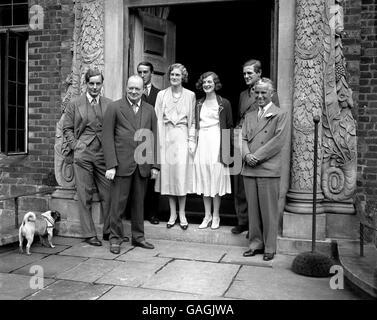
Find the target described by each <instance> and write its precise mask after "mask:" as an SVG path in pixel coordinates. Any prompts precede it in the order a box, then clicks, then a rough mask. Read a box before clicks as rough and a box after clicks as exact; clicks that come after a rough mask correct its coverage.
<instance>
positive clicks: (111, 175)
mask: <svg viewBox="0 0 377 320" xmlns="http://www.w3.org/2000/svg"><path fill="white" fill-rule="evenodd" d="M115 173H116V169H115V168H112V169H109V170H106V173H105V177H106V179H108V180H114V177H115Z"/></svg>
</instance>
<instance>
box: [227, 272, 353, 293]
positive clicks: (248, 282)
mask: <svg viewBox="0 0 377 320" xmlns="http://www.w3.org/2000/svg"><path fill="white" fill-rule="evenodd" d="M329 281H330V278H311V277H305V276H302V275H298V274H296V273H294V272H292V271H290V270H286V269H274V268H260V267H250V266H243V267H242V268H241V270H240V272H239V273H238V274H237V276H236V278H235V281H234V282H233V283H232V285H231V286H230V288H229V290H228V291H227V293H226V294H225V297H228V298H241V299H248V300H262V299H263V300H264V299H266V300H303V299H304V300H334V299H336V300H338V299H340V300H342V299H357V297H356V296H355V295H354V294H353V293H352V292H350V291H348V290H333V289H331V288H330V284H329Z"/></svg>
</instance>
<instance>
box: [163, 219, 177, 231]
mask: <svg viewBox="0 0 377 320" xmlns="http://www.w3.org/2000/svg"><path fill="white" fill-rule="evenodd" d="M176 220H177V217H175V219H174V220H173V219H172V218H170V219H169V221H168V223H167V224H166V228H168V229H170V228H172V227H174V225H175V222H176Z"/></svg>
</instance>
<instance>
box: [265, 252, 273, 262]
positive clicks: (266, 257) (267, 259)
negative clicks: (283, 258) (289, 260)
mask: <svg viewBox="0 0 377 320" xmlns="http://www.w3.org/2000/svg"><path fill="white" fill-rule="evenodd" d="M274 256H275V253H265V254H264V255H263V260H264V261H270V260H272V259H273V258H274Z"/></svg>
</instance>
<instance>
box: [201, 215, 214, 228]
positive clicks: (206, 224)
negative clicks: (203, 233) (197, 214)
mask: <svg viewBox="0 0 377 320" xmlns="http://www.w3.org/2000/svg"><path fill="white" fill-rule="evenodd" d="M211 223H212V217H211V218H209V219H207V218H204V219H203V221H202V223H201V224H200V226H199V229H206V228H208V227H209V226H210V225H211Z"/></svg>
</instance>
